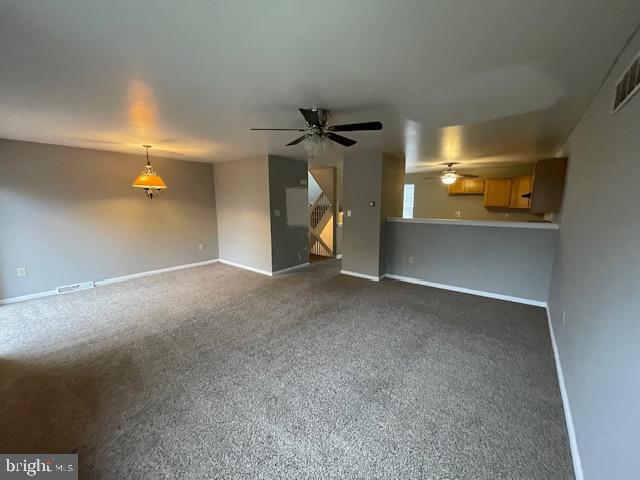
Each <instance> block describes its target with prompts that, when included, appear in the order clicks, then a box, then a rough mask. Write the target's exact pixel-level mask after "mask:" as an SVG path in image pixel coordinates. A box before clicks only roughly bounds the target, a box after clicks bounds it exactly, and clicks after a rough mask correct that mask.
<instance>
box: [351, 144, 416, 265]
mask: <svg viewBox="0 0 640 480" xmlns="http://www.w3.org/2000/svg"><path fill="white" fill-rule="evenodd" d="M403 178H404V159H402V158H398V157H395V156H393V155H389V154H387V153H382V152H373V153H362V154H353V155H348V156H345V158H344V161H343V194H344V205H343V207H344V211H345V215H344V225H343V227H342V228H343V257H342V269H343V270H347V271H350V272H356V273H362V274H365V275H372V276H375V277H378V276H380V275H382V274H383V273H384V272H385V266H384V263H385V239H384V237H385V228H384V223H385V219H386V217H385V215H390V216H394V215H401V214H402V194H403ZM370 202H374V205H373V206H371V205H369V203H370ZM348 210H351V217H348V215H347V212H348Z"/></svg>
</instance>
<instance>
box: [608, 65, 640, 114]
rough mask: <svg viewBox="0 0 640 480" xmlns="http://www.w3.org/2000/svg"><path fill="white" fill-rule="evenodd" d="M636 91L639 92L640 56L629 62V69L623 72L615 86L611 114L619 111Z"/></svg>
mask: <svg viewBox="0 0 640 480" xmlns="http://www.w3.org/2000/svg"><path fill="white" fill-rule="evenodd" d="M638 90H640V54H638V56H636V58H635V60H634V61H633V62H631V65H629V68H627V70H625V72H624V73H623V74H622V76H621V77H620V80H618V83H617V84H616V95H615V97H614V99H613V110H612V111H611V113H612V114H613V113H616V112H617V111H618V110H620V109H621V108H622V106H623V105H624V104H625V103H627V102H628V101H629V99H631V97H632V96H633V94H634V93H636V92H637V91H638Z"/></svg>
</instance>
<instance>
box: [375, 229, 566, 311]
mask: <svg viewBox="0 0 640 480" xmlns="http://www.w3.org/2000/svg"><path fill="white" fill-rule="evenodd" d="M557 237H558V225H557V224H554V223H543V222H500V221H476V220H444V219H428V218H415V219H403V218H387V222H386V242H385V243H386V245H385V249H386V252H385V257H386V261H385V274H384V276H385V277H386V278H391V279H396V280H402V281H406V282H410V283H417V284H420V285H427V286H431V287H436V288H444V289H448V290H455V291H459V292H465V293H471V294H475V295H482V296H487V297H492V298H499V299H503V300H510V301H515V302H519V303H526V304H530V305H537V306H546V304H547V297H548V294H549V284H550V280H551V273H552V269H553V259H554V255H555V250H556V242H557Z"/></svg>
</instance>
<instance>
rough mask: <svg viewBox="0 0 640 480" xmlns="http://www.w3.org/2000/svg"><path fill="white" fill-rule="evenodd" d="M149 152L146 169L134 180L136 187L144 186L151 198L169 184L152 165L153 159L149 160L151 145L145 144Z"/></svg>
mask: <svg viewBox="0 0 640 480" xmlns="http://www.w3.org/2000/svg"><path fill="white" fill-rule="evenodd" d="M143 147H144V148H145V149H146V152H147V164H146V165H145V167H144V170H142V172H140V175H138V176H137V178H136V179H135V180H134V181H133V185H131V186H132V187H134V188H143V189H144V191H145V193H146V194H147V197H148V198H149V200H151V199H153V195H154V194H155V193H157V192H158V191H159V190H163V189H165V188H167V184H166V183H164V180H162V177H161V176H160V175H158V174H157V173H156V171H155V170H154V169H153V165H151V160H149V149H150V148H151V145H143Z"/></svg>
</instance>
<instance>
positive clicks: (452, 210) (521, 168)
mask: <svg viewBox="0 0 640 480" xmlns="http://www.w3.org/2000/svg"><path fill="white" fill-rule="evenodd" d="M444 168H445V167H443V169H444ZM454 168H457V169H458V170H460V171H461V172H462V173H470V174H472V175H478V176H479V177H481V178H501V177H514V176H517V175H530V174H532V173H533V168H534V165H533V164H526V165H505V166H501V167H485V168H477V167H476V168H473V167H465V166H463V165H456V167H454ZM438 174H439V171H435V172H422V173H408V174H407V175H406V176H405V183H413V184H414V185H415V196H414V205H413V217H414V218H458V217H457V216H456V211H459V212H460V217H459V218H461V219H464V220H520V221H527V220H539V219H541V218H542V215H536V214H532V213H529V212H528V211H521V210H514V209H491V210H488V209H486V208H485V207H484V206H482V198H483V197H482V195H449V191H448V189H447V186H446V185H445V184H444V183H442V182H441V181H440V180H424V178H425V177H431V176H436V175H438Z"/></svg>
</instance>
